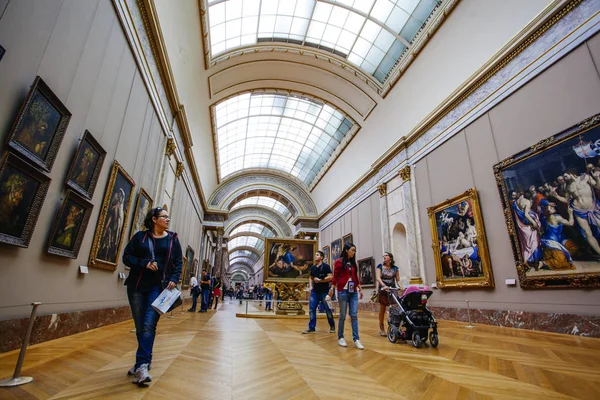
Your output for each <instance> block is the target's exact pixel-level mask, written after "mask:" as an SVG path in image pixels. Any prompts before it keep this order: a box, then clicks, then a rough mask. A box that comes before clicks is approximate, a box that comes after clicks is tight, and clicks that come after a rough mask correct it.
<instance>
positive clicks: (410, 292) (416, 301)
mask: <svg viewBox="0 0 600 400" xmlns="http://www.w3.org/2000/svg"><path fill="white" fill-rule="evenodd" d="M431 294H432V292H431V290H429V287H427V286H425V287H424V288H423V289H421V288H419V287H416V286H409V287H408V289H406V291H405V292H404V294H403V295H402V296H401V297H400V298H398V289H392V288H390V291H389V298H390V313H389V316H388V330H387V337H388V340H389V341H390V342H392V343H396V342H397V341H398V340H399V339H401V340H411V339H412V343H413V346H415V347H417V348H418V347H420V346H421V343H425V342H427V338H428V337H429V343H431V345H432V346H433V347H437V346H438V344H439V338H438V332H437V322H436V321H435V318H434V317H433V314H432V313H431V311H429V309H428V308H427V299H428V298H429V297H430V296H431ZM429 329H431V332H429V335H428V331H429Z"/></svg>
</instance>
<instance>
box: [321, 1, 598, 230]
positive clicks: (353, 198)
mask: <svg viewBox="0 0 600 400" xmlns="http://www.w3.org/2000/svg"><path fill="white" fill-rule="evenodd" d="M599 11H600V5H599V4H598V2H597V1H595V0H569V1H565V2H558V1H557V2H554V3H552V4H551V5H550V6H548V7H547V8H546V9H545V10H544V11H543V12H541V13H540V14H539V15H538V17H537V18H536V19H534V21H532V22H531V23H530V24H529V25H528V26H527V27H525V28H524V29H523V30H522V31H521V32H520V33H519V34H518V35H516V36H515V37H514V38H513V39H511V40H510V42H508V43H507V44H506V45H505V46H504V47H503V48H502V49H501V50H500V51H499V52H497V53H496V55H494V56H493V57H492V58H491V59H490V60H489V61H488V62H487V63H486V64H485V65H484V66H483V67H482V68H480V69H479V70H478V71H477V72H475V73H474V74H473V75H472V76H471V78H469V79H468V80H467V81H466V82H465V83H464V84H463V85H462V86H461V87H460V88H459V89H457V90H456V91H455V92H454V93H452V94H451V95H450V96H449V97H448V98H447V99H446V100H445V101H444V102H442V103H441V104H440V106H438V107H437V108H436V109H435V110H434V111H432V113H430V115H429V116H427V117H426V118H425V119H424V120H423V121H422V122H421V123H420V124H418V125H417V127H415V129H413V130H412V131H411V132H410V133H409V134H408V135H407V136H405V137H402V138H400V139H399V140H398V142H397V143H396V145H394V146H393V147H392V148H390V149H389V150H388V151H387V152H386V153H385V154H384V156H382V157H380V158H379V159H378V160H377V162H376V163H375V164H374V165H373V167H372V169H371V170H370V171H368V172H367V173H365V174H364V175H363V176H362V177H361V178H359V179H358V180H357V181H356V183H355V184H353V185H352V186H351V187H350V188H348V189H347V190H346V191H345V192H344V193H343V194H342V195H340V196H339V197H338V198H337V199H336V200H335V201H334V202H333V203H332V204H331V205H330V206H329V207H327V208H326V209H325V210H324V211H322V212H321V213H320V215H319V216H320V227H321V228H323V227H324V226H327V225H328V224H330V223H331V222H332V221H334V220H335V219H336V218H338V217H339V216H340V215H342V214H343V213H344V212H347V211H348V210H349V209H351V208H352V207H354V206H355V205H356V204H358V202H360V201H362V200H364V198H365V197H366V196H368V195H370V194H371V193H373V192H374V191H375V189H376V186H377V184H378V183H381V182H387V181H388V180H390V179H392V178H393V176H391V175H390V173H392V172H393V171H399V170H400V168H402V165H403V164H404V165H406V164H410V165H413V164H415V163H416V162H417V161H418V160H419V159H421V158H422V157H424V156H425V155H426V154H428V153H430V152H431V151H433V150H434V149H435V148H436V147H437V146H439V145H440V144H441V143H442V142H443V141H445V140H447V139H449V138H450V137H452V136H453V135H455V134H456V133H458V132H460V131H461V130H462V129H464V127H465V126H466V125H468V124H469V123H470V122H471V121H473V120H474V119H475V118H477V117H479V116H481V115H482V114H483V113H485V112H487V111H489V110H490V109H492V108H493V107H494V106H495V105H497V104H498V103H499V102H500V101H502V100H503V99H504V98H506V97H507V96H509V95H510V94H512V93H514V92H515V91H516V90H518V89H519V88H520V87H522V86H523V85H525V84H526V83H527V82H529V81H530V80H531V79H533V78H535V77H536V76H537V75H539V74H541V73H542V72H543V71H544V69H545V68H547V67H548V66H550V65H552V64H554V62H556V60H557V59H558V58H559V56H560V55H564V54H567V53H568V52H570V51H571V50H572V49H573V48H574V47H575V46H577V45H580V44H581V43H583V42H584V41H585V40H587V39H588V38H589V37H591V36H592V35H594V34H595V33H596V32H598V31H599V30H600V24H599V23H598V21H599V20H600V16H599V14H598V13H599ZM566 39H569V40H566ZM540 66H543V68H540ZM534 67H535V68H534ZM492 77H494V79H490V78H492ZM509 82H510V83H511V85H510V86H509V85H507V84H508V83H509ZM458 99H460V101H458ZM386 179H387V180H386Z"/></svg>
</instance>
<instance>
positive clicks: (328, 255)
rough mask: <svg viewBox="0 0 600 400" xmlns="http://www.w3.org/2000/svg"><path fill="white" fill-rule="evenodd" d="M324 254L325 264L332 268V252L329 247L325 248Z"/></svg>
mask: <svg viewBox="0 0 600 400" xmlns="http://www.w3.org/2000/svg"><path fill="white" fill-rule="evenodd" d="M323 254H325V257H323V262H324V263H325V264H329V265H330V266H331V250H330V247H329V246H325V247H323Z"/></svg>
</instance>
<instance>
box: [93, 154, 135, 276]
mask: <svg viewBox="0 0 600 400" xmlns="http://www.w3.org/2000/svg"><path fill="white" fill-rule="evenodd" d="M117 175H121V176H122V177H123V178H124V179H125V181H126V182H128V183H129V184H130V185H131V191H130V193H129V198H128V199H126V200H124V201H123V205H125V210H124V216H123V227H122V228H121V233H120V234H119V240H118V243H117V246H116V249H117V253H116V257H115V262H114V263H113V262H111V261H108V260H102V259H100V258H98V253H99V251H100V244H101V240H102V235H103V233H104V226H105V223H106V217H107V216H108V208H109V206H110V202H111V197H112V195H113V190H114V187H115V182H116V180H117ZM134 190H135V182H134V180H133V178H132V177H131V176H129V174H128V173H127V172H126V171H125V170H124V169H123V167H122V166H121V164H119V162H118V161H117V160H115V161H114V163H113V166H112V169H111V171H110V177H109V178H108V183H107V185H106V190H105V192H104V200H102V208H101V209H100V215H99V216H98V223H97V225H96V231H95V234H94V241H93V243H92V249H91V251H90V258H89V261H88V264H89V266H91V267H95V268H102V269H106V270H109V271H114V270H116V269H117V265H118V263H119V255H120V253H121V246H122V244H123V237H124V235H125V229H126V228H127V220H128V219H129V210H130V209H131V201H132V200H133V192H134Z"/></svg>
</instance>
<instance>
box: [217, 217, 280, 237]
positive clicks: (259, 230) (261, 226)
mask: <svg viewBox="0 0 600 400" xmlns="http://www.w3.org/2000/svg"><path fill="white" fill-rule="evenodd" d="M248 232H252V233H256V234H259V235H261V236H264V237H274V236H276V231H275V228H273V227H272V226H271V225H270V224H268V223H266V222H264V221H259V220H242V221H241V222H238V223H237V224H235V225H230V226H229V228H228V229H227V230H226V231H225V235H226V236H229V237H232V236H234V235H236V234H238V233H248Z"/></svg>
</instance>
